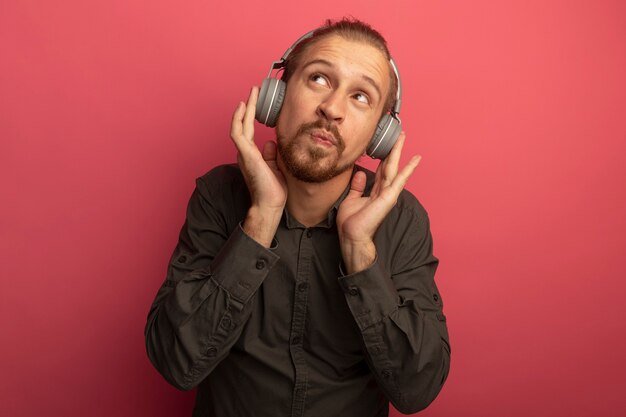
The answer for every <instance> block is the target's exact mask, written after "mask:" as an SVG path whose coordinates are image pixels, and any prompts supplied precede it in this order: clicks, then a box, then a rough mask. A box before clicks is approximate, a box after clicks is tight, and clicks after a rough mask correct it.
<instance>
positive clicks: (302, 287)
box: [298, 282, 309, 292]
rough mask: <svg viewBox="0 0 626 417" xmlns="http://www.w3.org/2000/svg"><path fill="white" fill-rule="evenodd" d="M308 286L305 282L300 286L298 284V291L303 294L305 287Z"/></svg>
mask: <svg viewBox="0 0 626 417" xmlns="http://www.w3.org/2000/svg"><path fill="white" fill-rule="evenodd" d="M308 286H309V285H308V284H307V283H306V282H301V283H300V284H298V291H300V292H304V291H306V287H308Z"/></svg>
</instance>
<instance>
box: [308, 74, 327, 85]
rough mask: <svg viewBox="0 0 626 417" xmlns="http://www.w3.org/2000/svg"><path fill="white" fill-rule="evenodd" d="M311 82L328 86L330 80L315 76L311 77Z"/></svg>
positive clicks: (319, 75) (318, 75)
mask: <svg viewBox="0 0 626 417" xmlns="http://www.w3.org/2000/svg"><path fill="white" fill-rule="evenodd" d="M311 81H313V82H314V83H317V84H319V85H328V80H327V79H326V77H324V76H323V75H321V74H313V75H311Z"/></svg>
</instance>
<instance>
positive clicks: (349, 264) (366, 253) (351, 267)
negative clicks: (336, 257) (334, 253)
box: [341, 240, 376, 274]
mask: <svg viewBox="0 0 626 417" xmlns="http://www.w3.org/2000/svg"><path fill="white" fill-rule="evenodd" d="M341 254H342V256H343V263H344V265H345V267H346V272H347V273H348V274H354V273H356V272H360V271H363V270H365V269H367V268H369V267H370V266H372V264H373V263H374V261H375V260H376V245H375V244H374V242H373V241H372V240H366V241H359V242H355V241H347V240H346V241H342V242H341Z"/></svg>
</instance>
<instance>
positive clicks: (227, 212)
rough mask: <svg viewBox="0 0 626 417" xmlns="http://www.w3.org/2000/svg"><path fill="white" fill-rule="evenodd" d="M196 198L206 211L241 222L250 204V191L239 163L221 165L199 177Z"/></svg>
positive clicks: (230, 221) (231, 220)
mask: <svg viewBox="0 0 626 417" xmlns="http://www.w3.org/2000/svg"><path fill="white" fill-rule="evenodd" d="M194 199H195V200H196V201H197V202H198V204H200V205H201V206H202V207H204V208H205V210H204V211H213V212H219V213H222V216H223V217H224V218H225V219H227V223H229V224H230V223H233V224H236V222H239V221H240V220H241V219H242V218H243V216H245V213H246V211H247V210H248V207H249V205H250V193H249V192H248V187H247V186H246V182H245V181H244V179H243V175H242V174H241V171H240V170H239V167H238V166H237V164H228V165H219V166H216V167H215V168H213V169H211V170H210V171H209V172H207V173H206V174H204V175H202V176H201V177H198V178H197V179H196V189H195V191H194V196H192V200H194Z"/></svg>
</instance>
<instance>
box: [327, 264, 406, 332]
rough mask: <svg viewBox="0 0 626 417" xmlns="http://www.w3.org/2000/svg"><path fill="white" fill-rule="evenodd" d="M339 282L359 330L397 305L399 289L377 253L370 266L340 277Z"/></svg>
mask: <svg viewBox="0 0 626 417" xmlns="http://www.w3.org/2000/svg"><path fill="white" fill-rule="evenodd" d="M340 270H341V266H340ZM341 272H342V274H343V271H342V270H341ZM339 285H340V286H341V288H342V290H343V292H344V294H345V296H346V301H347V302H348V306H349V307H350V311H352V315H353V316H354V318H355V320H356V322H357V325H358V326H359V329H361V330H364V329H366V328H368V327H370V326H372V325H374V324H376V323H379V322H381V321H382V320H383V319H384V318H385V317H387V316H388V315H389V314H390V313H391V312H392V311H394V310H395V309H397V308H398V301H399V296H398V291H397V290H396V288H395V286H394V285H393V281H392V280H391V274H390V273H389V272H387V271H386V270H385V268H384V267H383V265H382V263H381V262H379V260H378V257H376V259H375V260H374V263H373V264H372V265H370V267H369V268H367V269H364V270H363V271H359V272H356V273H354V274H350V275H345V276H341V277H339Z"/></svg>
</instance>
